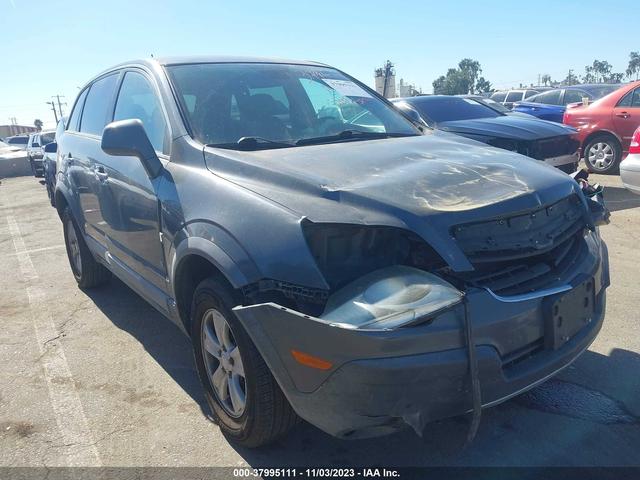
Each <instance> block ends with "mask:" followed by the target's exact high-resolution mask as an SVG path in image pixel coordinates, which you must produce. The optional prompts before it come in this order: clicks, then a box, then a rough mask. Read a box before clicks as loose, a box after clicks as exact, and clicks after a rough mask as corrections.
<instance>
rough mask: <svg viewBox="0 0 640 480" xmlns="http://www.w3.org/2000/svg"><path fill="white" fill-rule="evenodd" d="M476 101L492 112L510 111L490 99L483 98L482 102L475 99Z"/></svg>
mask: <svg viewBox="0 0 640 480" xmlns="http://www.w3.org/2000/svg"><path fill="white" fill-rule="evenodd" d="M476 101H478V102H480V103H484V104H485V105H487V106H488V107H491V108H493V109H494V110H497V111H499V112H500V113H509V112H510V111H511V110H509V109H508V108H507V107H505V106H504V105H502V104H501V103H498V102H496V101H495V100H492V99H490V98H483V99H482V100H481V99H477V100H476Z"/></svg>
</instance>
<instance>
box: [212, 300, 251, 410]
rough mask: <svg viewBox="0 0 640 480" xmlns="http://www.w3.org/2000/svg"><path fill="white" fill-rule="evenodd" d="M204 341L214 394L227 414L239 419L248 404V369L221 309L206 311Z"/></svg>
mask: <svg viewBox="0 0 640 480" xmlns="http://www.w3.org/2000/svg"><path fill="white" fill-rule="evenodd" d="M201 338H202V355H203V357H204V358H203V360H204V365H205V368H206V371H207V378H208V379H209V382H210V384H211V386H212V387H213V392H214V393H215V396H216V398H217V400H218V402H219V403H220V405H221V406H222V408H224V410H225V411H226V412H227V414H229V415H230V416H231V417H234V418H238V417H240V416H242V413H243V412H244V410H245V406H246V403H247V390H246V380H245V373H244V366H243V364H242V358H241V356H240V349H239V348H238V345H237V344H236V341H235V338H234V336H233V332H232V331H231V327H230V326H229V324H228V323H227V321H226V319H225V318H224V316H223V315H222V313H220V312H219V311H218V310H216V309H210V310H207V311H206V312H205V314H204V319H203V321H202V335H201Z"/></svg>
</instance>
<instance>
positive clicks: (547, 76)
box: [541, 73, 551, 87]
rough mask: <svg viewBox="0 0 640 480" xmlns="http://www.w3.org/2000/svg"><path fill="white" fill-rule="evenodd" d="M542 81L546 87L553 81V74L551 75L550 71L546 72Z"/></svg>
mask: <svg viewBox="0 0 640 480" xmlns="http://www.w3.org/2000/svg"><path fill="white" fill-rule="evenodd" d="M541 80H542V83H544V86H545V87H546V86H547V85H548V84H550V83H551V75H549V74H548V73H545V74H544V75H542V78H541Z"/></svg>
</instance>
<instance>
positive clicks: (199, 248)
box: [169, 222, 260, 288]
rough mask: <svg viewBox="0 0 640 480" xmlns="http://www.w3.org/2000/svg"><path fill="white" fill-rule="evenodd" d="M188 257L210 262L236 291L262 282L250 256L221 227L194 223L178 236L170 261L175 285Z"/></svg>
mask: <svg viewBox="0 0 640 480" xmlns="http://www.w3.org/2000/svg"><path fill="white" fill-rule="evenodd" d="M189 255H199V256H201V257H203V258H205V259H206V260H208V261H209V262H211V263H212V264H213V265H214V266H215V267H216V268H217V269H218V270H219V271H220V272H221V273H222V274H223V275H224V276H225V278H226V279H227V281H229V283H230V284H231V285H232V286H233V287H234V288H239V287H242V286H244V285H247V284H249V283H252V282H255V281H257V280H259V279H260V273H259V270H258V268H257V267H256V265H255V263H254V261H253V260H252V259H251V257H250V256H249V254H248V253H247V252H246V251H245V250H244V249H243V248H242V246H241V245H240V244H239V242H237V241H236V240H235V239H234V238H233V237H232V236H231V235H230V234H229V233H227V232H226V231H225V230H223V229H222V228H221V227H220V226H218V225H215V224H211V223H207V222H195V223H191V224H189V225H187V226H186V227H185V228H184V229H182V230H181V231H180V232H179V233H178V234H177V235H176V236H175V238H174V242H173V245H172V248H171V252H170V262H169V265H170V275H171V280H172V282H171V283H172V284H174V281H173V280H174V279H175V275H176V272H177V270H178V268H179V266H180V263H181V262H182V260H183V259H185V258H186V257H188V256H189Z"/></svg>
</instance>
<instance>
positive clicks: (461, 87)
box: [433, 68, 470, 95]
mask: <svg viewBox="0 0 640 480" xmlns="http://www.w3.org/2000/svg"><path fill="white" fill-rule="evenodd" d="M469 91H470V86H469V78H468V76H467V75H466V74H465V73H464V72H462V70H460V69H458V68H450V69H449V70H448V71H447V74H446V75H442V76H440V77H438V78H437V79H436V80H435V81H434V82H433V93H435V94H436V95H461V94H465V93H469Z"/></svg>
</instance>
